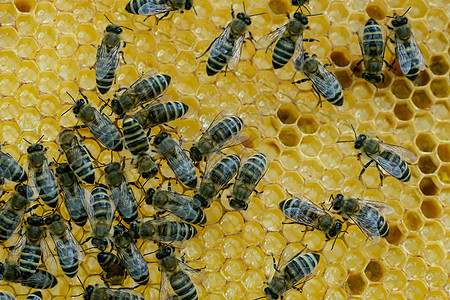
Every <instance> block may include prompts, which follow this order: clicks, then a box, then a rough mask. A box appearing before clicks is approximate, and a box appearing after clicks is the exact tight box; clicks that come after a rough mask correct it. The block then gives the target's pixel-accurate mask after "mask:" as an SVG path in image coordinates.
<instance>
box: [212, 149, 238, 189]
mask: <svg viewBox="0 0 450 300" xmlns="http://www.w3.org/2000/svg"><path fill="white" fill-rule="evenodd" d="M240 163H241V159H240V158H239V156H237V155H236V154H232V155H228V156H225V157H224V158H223V159H222V160H221V161H219V162H218V163H217V164H216V165H215V166H214V168H213V169H212V170H211V175H210V178H211V180H212V182H214V183H216V184H217V183H219V182H220V181H221V180H223V178H226V179H227V180H226V182H225V183H224V185H225V184H226V183H227V182H228V181H230V180H231V178H233V176H234V175H235V174H236V173H237V171H238V170H239V166H240ZM223 181H225V180H223ZM220 188H222V187H220Z"/></svg>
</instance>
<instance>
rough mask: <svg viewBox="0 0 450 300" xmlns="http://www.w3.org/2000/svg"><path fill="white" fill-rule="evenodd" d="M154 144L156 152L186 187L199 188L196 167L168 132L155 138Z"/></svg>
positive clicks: (161, 133)
mask: <svg viewBox="0 0 450 300" xmlns="http://www.w3.org/2000/svg"><path fill="white" fill-rule="evenodd" d="M153 143H154V144H155V146H156V151H157V152H158V153H159V154H160V155H161V156H162V157H164V158H165V159H166V160H167V164H168V165H169V167H170V168H171V169H172V171H173V173H174V174H175V176H176V177H177V178H178V179H179V180H180V181H181V182H182V183H183V184H184V185H185V186H187V187H190V188H195V187H196V186H197V173H196V171H195V166H194V164H193V163H192V161H191V160H190V159H189V157H188V156H187V154H186V152H185V150H183V149H181V147H180V145H179V144H178V143H177V141H176V140H175V139H174V138H173V137H172V136H171V135H170V134H168V133H167V132H160V133H158V134H157V135H156V136H155V138H154V140H153Z"/></svg>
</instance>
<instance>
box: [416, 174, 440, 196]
mask: <svg viewBox="0 0 450 300" xmlns="http://www.w3.org/2000/svg"><path fill="white" fill-rule="evenodd" d="M419 188H420V191H421V192H422V193H423V194H424V195H426V196H435V195H437V194H438V193H439V189H440V185H439V184H438V182H437V179H436V178H435V177H434V176H427V177H424V178H422V180H420V183H419Z"/></svg>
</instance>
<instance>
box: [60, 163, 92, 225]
mask: <svg viewBox="0 0 450 300" xmlns="http://www.w3.org/2000/svg"><path fill="white" fill-rule="evenodd" d="M56 179H57V181H58V185H59V188H60V189H61V192H62V195H63V197H62V198H63V201H64V204H65V206H66V209H67V212H68V213H69V216H70V218H71V219H72V221H73V222H74V223H75V224H77V225H78V226H80V227H83V226H84V224H86V221H87V218H88V214H87V212H86V209H85V208H84V205H83V203H87V202H90V201H91V197H92V195H91V193H89V192H88V191H87V190H86V189H84V188H81V187H80V185H79V184H78V180H77V178H76V177H75V174H74V173H73V171H72V169H71V168H70V166H69V165H68V164H61V165H59V166H58V167H56Z"/></svg>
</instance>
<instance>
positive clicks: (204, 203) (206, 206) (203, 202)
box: [193, 194, 211, 208]
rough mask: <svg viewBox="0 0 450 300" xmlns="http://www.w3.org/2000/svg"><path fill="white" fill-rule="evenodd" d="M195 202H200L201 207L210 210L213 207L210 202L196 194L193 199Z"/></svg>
mask: <svg viewBox="0 0 450 300" xmlns="http://www.w3.org/2000/svg"><path fill="white" fill-rule="evenodd" d="M193 199H194V200H196V201H198V202H200V205H201V207H203V208H208V207H210V206H211V204H209V202H208V201H206V200H205V199H204V198H203V197H202V196H200V195H198V194H195V195H194V197H193Z"/></svg>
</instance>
